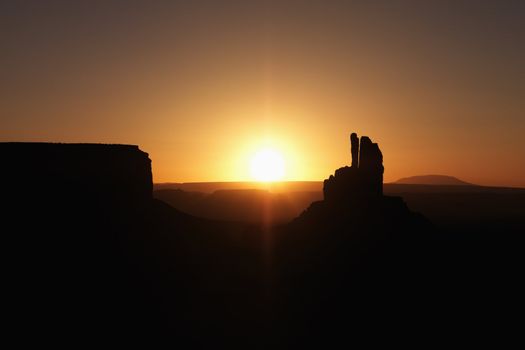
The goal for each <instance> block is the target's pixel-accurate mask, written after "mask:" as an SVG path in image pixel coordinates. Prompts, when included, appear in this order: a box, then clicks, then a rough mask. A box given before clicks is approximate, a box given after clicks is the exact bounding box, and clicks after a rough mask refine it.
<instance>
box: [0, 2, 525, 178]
mask: <svg viewBox="0 0 525 350" xmlns="http://www.w3.org/2000/svg"><path fill="white" fill-rule="evenodd" d="M0 43H1V54H0V141H52V142H96V143H99V142H100V143H125V144H137V145H139V146H140V148H141V149H142V150H144V151H146V152H148V153H149V154H150V157H151V159H152V160H153V172H154V180H155V181H156V182H168V181H169V182H188V181H236V180H250V179H251V175H250V161H251V160H252V159H253V157H254V155H255V154H256V153H257V152H258V151H260V150H261V149H266V148H270V149H273V150H276V151H277V152H279V153H280V154H281V155H282V158H283V159H284V163H285V175H284V176H285V177H284V179H285V180H322V179H324V178H326V177H328V176H329V175H330V174H331V173H333V171H334V170H335V169H336V168H338V167H340V166H343V165H345V164H350V152H349V141H348V138H349V134H350V132H352V131H355V132H357V133H358V134H359V135H368V136H370V137H371V138H372V140H373V141H374V142H378V143H379V146H380V147H381V150H382V152H383V156H384V165H385V181H394V180H396V179H398V178H400V177H405V176H412V175H423V174H446V175H452V176H457V177H459V178H461V179H462V180H465V181H468V182H473V183H479V184H484V185H506V186H521V187H525V63H524V62H525V1H504V0H497V1H496V0H494V1H483V0H477V1H474V0H473V1H462V0H452V1H447V0H440V1H423V0H420V1H392V0H391V1H327V0H324V1H286V0H280V1H249V0H243V1H241V0H240V1H217V0H214V1H199V0H194V1H154V0H149V1H133V0H122V1H114V0H102V1H98V0H90V1H70V0H69V1H52V0H46V1H43V0H35V1H22V0H13V1H8V0H0ZM6 167H8V165H6Z"/></svg>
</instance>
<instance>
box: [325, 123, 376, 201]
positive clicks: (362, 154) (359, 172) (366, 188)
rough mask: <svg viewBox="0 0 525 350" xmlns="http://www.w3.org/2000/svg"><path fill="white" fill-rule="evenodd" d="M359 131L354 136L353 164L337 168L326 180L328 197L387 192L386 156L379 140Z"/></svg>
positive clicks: (336, 198)
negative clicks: (360, 133) (360, 135)
mask: <svg viewBox="0 0 525 350" xmlns="http://www.w3.org/2000/svg"><path fill="white" fill-rule="evenodd" d="M360 141H361V142H359V138H358V137H357V134H356V133H352V134H351V135H350V144H351V154H352V166H351V167H348V166H345V167H343V168H339V169H337V170H336V171H335V176H332V175H331V176H330V178H329V179H327V180H325V181H324V186H323V193H324V199H325V200H326V201H329V202H345V201H348V200H352V199H353V198H357V199H363V198H377V197H381V196H382V195H383V172H384V168H383V155H382V153H381V151H380V149H379V146H378V145H377V143H373V142H372V141H371V140H370V138H369V137H367V136H363V137H361V140H360Z"/></svg>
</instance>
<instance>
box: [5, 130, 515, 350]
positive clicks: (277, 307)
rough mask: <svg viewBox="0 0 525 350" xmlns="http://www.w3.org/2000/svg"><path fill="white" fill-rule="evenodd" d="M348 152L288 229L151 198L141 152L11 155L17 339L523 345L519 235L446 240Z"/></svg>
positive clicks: (13, 147) (365, 151)
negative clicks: (491, 341)
mask: <svg viewBox="0 0 525 350" xmlns="http://www.w3.org/2000/svg"><path fill="white" fill-rule="evenodd" d="M351 144H352V152H351V153H352V155H353V161H352V166H350V167H344V168H341V169H339V170H337V171H336V174H335V176H332V177H330V178H329V179H328V180H327V181H326V182H325V188H324V195H325V197H324V200H322V201H318V202H315V203H313V204H312V205H311V206H310V207H309V208H308V209H307V210H306V211H304V212H303V213H302V214H301V215H300V216H299V217H298V218H296V219H295V220H293V221H292V222H290V223H288V224H284V225H281V226H278V227H271V226H268V225H264V224H263V225H252V224H239V223H231V222H221V221H212V220H204V219H199V218H195V217H192V216H189V215H186V214H183V213H181V212H179V211H177V210H175V209H173V208H172V207H170V206H169V205H167V204H165V203H163V202H161V201H160V200H156V199H153V198H152V196H151V192H152V182H151V161H150V159H149V158H148V155H147V154H146V153H144V152H142V151H141V150H139V148H138V147H137V146H125V145H87V144H77V145H73V144H42V143H34V144H31V143H2V144H0V152H1V154H2V160H3V164H4V167H3V168H2V172H0V180H1V182H0V186H1V189H2V197H1V198H2V202H3V207H4V210H3V212H2V214H3V217H2V228H3V230H2V239H3V247H5V251H6V253H5V254H4V258H5V259H6V264H5V266H6V267H7V272H6V273H5V274H4V280H3V282H4V285H5V288H4V292H5V293H4V300H6V301H7V307H6V308H4V318H5V319H7V320H8V324H9V328H8V329H6V332H7V333H9V334H11V335H12V336H14V337H15V338H16V339H17V341H18V342H19V343H20V342H22V341H24V340H26V339H29V340H33V339H37V340H38V342H39V344H42V343H45V342H48V341H49V342H50V341H52V342H53V344H54V345H56V344H57V343H62V344H68V346H69V345H70V344H71V343H72V342H74V343H78V342H79V341H81V342H83V343H84V344H85V342H93V343H94V344H97V345H99V344H101V343H102V342H104V343H108V342H107V341H108V340H111V341H112V343H113V344H119V345H125V344H134V345H137V344H139V343H138V342H139V341H146V344H147V346H148V347H151V345H152V342H155V341H162V342H166V341H168V342H169V343H168V344H169V345H171V346H174V347H180V348H212V347H213V348H226V347H227V346H228V345H231V344H233V343H237V345H241V346H243V348H253V349H275V348H304V347H306V346H310V347H311V346H314V345H315V346H316V347H317V348H331V347H334V346H331V345H330V344H329V343H330V342H333V343H335V344H338V345H339V344H341V342H343V343H344V344H349V343H351V344H356V343H358V342H359V341H360V340H361V341H362V340H365V341H366V342H367V344H370V343H376V342H380V341H381V340H384V339H388V341H389V343H390V344H392V343H395V342H398V341H399V342H403V344H406V343H407V342H408V343H410V342H412V343H414V342H418V343H420V342H419V341H420V339H418V338H419V337H423V339H424V340H426V341H429V340H430V341H431V342H432V343H434V342H435V341H436V340H443V341H445V342H447V343H448V342H449V341H450V340H452V339H454V341H455V342H457V338H458V337H459V338H463V339H464V340H468V341H469V343H472V340H473V339H479V338H473V337H479V334H494V337H495V339H497V341H498V345H501V341H502V339H506V340H509V341H511V340H512V339H513V338H512V336H513V334H519V335H520V336H521V333H520V332H516V329H517V328H516V327H515V326H516V324H515V323H514V321H513V320H514V319H516V317H513V316H519V315H521V314H522V311H523V303H522V301H521V300H522V295H523V287H522V286H521V280H520V279H519V276H520V274H521V273H522V266H523V254H522V247H523V240H522V239H520V237H521V236H520V235H512V236H509V235H507V236H505V235H502V236H500V235H498V236H495V235H489V236H481V237H479V236H469V235H461V234H455V235H453V236H452V235H446V234H443V233H441V232H437V231H436V230H435V228H434V226H433V225H432V224H431V223H430V222H429V221H428V220H426V219H425V218H424V217H423V216H421V215H419V214H416V213H413V212H412V211H410V210H409V208H408V207H407V206H406V204H405V203H404V202H403V200H402V199H401V198H399V197H390V196H384V195H383V193H382V174H383V165H382V154H381V152H380V150H379V147H378V146H377V144H374V143H372V142H371V140H370V139H369V138H366V137H362V138H361V142H360V143H358V139H357V135H355V134H354V135H353V136H352V137H351ZM358 146H359V147H358ZM221 195H223V194H221V193H218V194H217V196H221ZM242 195H243V196H244V193H242ZM245 202H246V201H245V200H244V199H242V200H241V201H240V203H245ZM221 203H222V202H221ZM240 205H242V204H240ZM513 326H514V327H515V328H513ZM501 329H504V331H505V332H506V333H505V334H504V335H505V336H504V337H503V336H502V334H503V333H502V332H501ZM519 331H521V329H519ZM483 342H484V343H486V339H485V338H484V339H483Z"/></svg>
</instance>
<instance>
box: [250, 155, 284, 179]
mask: <svg viewBox="0 0 525 350" xmlns="http://www.w3.org/2000/svg"><path fill="white" fill-rule="evenodd" d="M284 168H285V166H284V158H283V157H282V155H281V154H280V153H279V152H277V151H275V150H273V149H269V148H267V149H262V150H260V151H258V152H257V153H255V155H254V156H253V158H252V161H251V175H252V178H253V179H254V180H256V181H264V182H270V181H278V180H281V179H282V178H283V177H284Z"/></svg>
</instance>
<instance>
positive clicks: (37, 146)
mask: <svg viewBox="0 0 525 350" xmlns="http://www.w3.org/2000/svg"><path fill="white" fill-rule="evenodd" d="M0 152H1V154H2V158H3V163H4V165H5V170H4V171H2V172H1V174H0V181H1V184H2V186H3V187H4V192H6V191H7V192H9V191H11V192H13V193H12V194H14V195H15V196H18V195H21V193H23V192H24V191H26V192H29V191H31V193H33V192H38V193H39V194H40V195H46V196H52V197H53V198H54V199H56V200H58V198H67V199H68V200H72V198H70V197H73V199H75V200H76V199H78V200H80V199H82V198H85V199H89V200H97V201H100V202H104V203H114V202H119V203H122V204H124V205H141V204H143V203H149V201H151V199H152V189H153V184H152V174H151V160H150V159H149V157H148V154H147V153H145V152H142V151H141V150H140V149H139V148H138V146H134V145H108V144H60V143H19V142H12V143H0ZM6 187H7V188H6ZM44 191H47V192H49V193H40V192H44Z"/></svg>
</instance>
